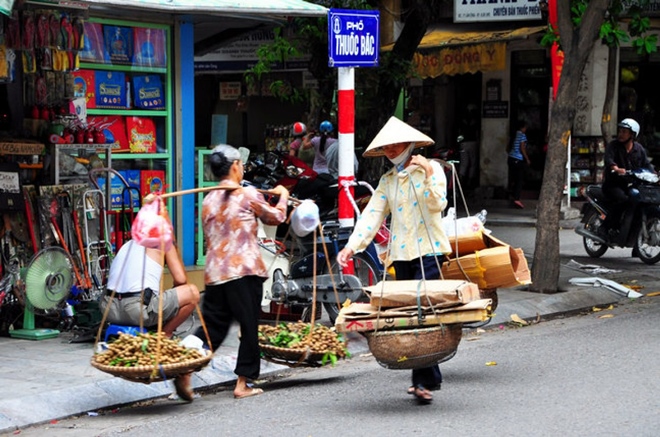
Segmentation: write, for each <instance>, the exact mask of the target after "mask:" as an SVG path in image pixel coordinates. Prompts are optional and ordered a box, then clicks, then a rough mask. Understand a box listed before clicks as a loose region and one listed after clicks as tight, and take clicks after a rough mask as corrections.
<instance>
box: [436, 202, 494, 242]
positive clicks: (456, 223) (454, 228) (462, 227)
mask: <svg viewBox="0 0 660 437" xmlns="http://www.w3.org/2000/svg"><path fill="white" fill-rule="evenodd" d="M484 212H485V211H482V212H480V213H479V214H482V215H484ZM484 220H485V217H484ZM442 228H443V230H444V231H445V235H447V237H449V238H451V237H454V236H456V235H465V234H472V233H474V232H479V231H483V230H484V223H483V221H482V220H481V219H480V218H479V215H478V214H477V215H473V216H469V217H461V218H456V211H455V210H454V208H453V207H452V208H449V209H448V210H447V215H446V216H445V217H443V218H442Z"/></svg>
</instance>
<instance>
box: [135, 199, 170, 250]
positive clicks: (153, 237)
mask: <svg viewBox="0 0 660 437" xmlns="http://www.w3.org/2000/svg"><path fill="white" fill-rule="evenodd" d="M161 208H163V209H164V208H165V206H164V204H163V201H162V199H160V198H158V199H156V200H154V201H153V202H150V203H145V204H144V205H143V206H142V208H140V210H139V211H138V213H137V215H136V217H135V221H133V225H132V226H131V234H132V236H133V240H135V242H136V243H137V244H139V245H140V246H144V247H149V248H152V249H161V248H164V249H165V251H166V252H167V251H168V250H170V248H171V247H172V243H173V241H172V235H173V233H174V232H173V229H172V224H171V223H170V221H169V219H168V218H167V211H163V213H161Z"/></svg>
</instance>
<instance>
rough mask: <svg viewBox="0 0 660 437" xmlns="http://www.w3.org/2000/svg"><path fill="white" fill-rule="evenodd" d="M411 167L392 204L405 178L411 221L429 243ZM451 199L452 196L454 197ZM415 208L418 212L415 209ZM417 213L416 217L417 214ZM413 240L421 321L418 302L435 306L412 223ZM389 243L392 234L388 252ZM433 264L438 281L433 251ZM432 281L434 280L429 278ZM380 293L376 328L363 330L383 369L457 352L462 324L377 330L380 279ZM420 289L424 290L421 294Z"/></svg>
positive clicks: (427, 362)
mask: <svg viewBox="0 0 660 437" xmlns="http://www.w3.org/2000/svg"><path fill="white" fill-rule="evenodd" d="M413 170H414V168H413V167H409V168H407V169H405V170H404V171H402V172H400V173H399V175H398V176H397V178H396V187H395V193H396V194H395V196H394V201H393V204H394V205H395V206H396V205H398V203H397V197H398V194H399V187H400V179H401V178H408V186H409V193H408V195H409V197H410V199H409V200H410V202H411V203H412V204H413V205H417V206H418V207H419V208H413V220H412V222H413V223H423V224H424V228H425V230H426V237H427V238H428V239H429V242H433V240H432V238H431V235H430V231H429V228H428V225H427V223H428V222H427V220H426V218H425V217H424V213H423V209H422V205H421V203H420V201H419V198H418V195H417V192H416V191H415V187H414V183H413V180H412V171H413ZM454 199H455V197H454ZM418 210H419V211H418ZM417 212H419V216H417ZM415 240H416V241H417V248H418V252H419V254H420V256H419V257H418V258H419V260H420V267H421V269H420V270H421V276H422V279H421V280H420V281H419V282H418V283H417V287H416V288H417V290H416V301H417V302H416V304H417V313H418V323H419V325H422V324H423V317H424V316H423V314H422V305H423V304H427V305H428V306H429V307H430V308H431V310H432V311H433V314H435V313H436V309H435V306H434V305H433V303H432V302H431V299H430V298H429V294H428V293H427V292H426V290H427V279H426V273H425V271H424V266H423V264H422V253H421V252H422V250H421V246H420V235H419V229H418V227H417V226H415ZM391 246H392V235H390V238H389V241H388V244H387V253H388V259H389V253H390V250H391ZM433 257H434V258H435V262H436V266H437V268H438V272H439V274H440V277H441V280H442V269H441V265H440V261H439V260H438V256H437V254H435V253H433ZM429 281H434V280H429ZM380 289H381V293H380V294H381V295H380V300H379V302H378V312H377V319H376V329H375V330H373V331H366V332H364V333H363V334H364V336H365V337H366V338H367V342H368V345H369V350H370V351H371V353H372V355H373V356H374V358H375V359H376V361H377V362H378V364H380V365H381V366H382V367H385V368H387V369H418V368H424V367H430V366H433V365H435V364H439V363H441V362H443V361H446V360H449V359H451V358H452V357H453V356H454V355H455V354H456V351H457V348H458V344H459V343H460V341H461V338H462V333H463V327H462V324H461V323H456V324H440V325H436V326H430V327H414V328H397V329H378V326H379V319H380V317H381V311H382V305H383V301H384V299H383V295H384V290H385V281H382V282H381V287H380ZM422 289H424V291H425V293H424V296H422Z"/></svg>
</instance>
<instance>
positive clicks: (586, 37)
mask: <svg viewBox="0 0 660 437" xmlns="http://www.w3.org/2000/svg"><path fill="white" fill-rule="evenodd" d="M607 5H608V0H592V1H591V2H590V3H589V6H588V7H587V10H586V12H585V13H584V15H583V17H582V24H581V26H580V27H578V28H573V27H572V25H571V23H570V14H569V13H568V11H567V10H566V8H568V2H566V3H564V2H559V3H558V20H559V28H560V31H561V34H562V50H563V51H564V66H563V68H562V73H561V79H560V81H559V88H558V90H557V99H556V100H555V102H554V104H553V105H552V110H551V115H550V120H551V123H550V131H549V135H548V137H549V145H548V154H547V157H546V164H545V170H544V172H543V184H542V186H541V193H540V196H539V203H538V210H537V220H536V241H535V246H534V258H533V260H532V284H531V286H530V290H532V291H537V292H541V293H544V292H555V291H557V286H558V283H559V218H560V213H561V199H562V195H563V190H564V182H565V171H566V161H567V152H568V147H569V141H570V136H571V129H572V127H573V119H574V118H575V96H576V95H577V93H578V85H579V83H580V77H581V76H582V72H583V70H584V67H585V65H586V63H587V59H588V57H589V55H590V53H591V52H592V50H593V47H594V44H595V42H596V40H597V39H598V32H599V30H600V25H601V24H602V22H603V19H604V17H605V11H606V9H607Z"/></svg>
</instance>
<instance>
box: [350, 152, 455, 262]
mask: <svg viewBox="0 0 660 437" xmlns="http://www.w3.org/2000/svg"><path fill="white" fill-rule="evenodd" d="M430 163H431V166H432V167H433V174H432V175H431V176H430V177H426V172H424V170H423V169H421V168H419V167H418V168H415V169H414V170H412V172H411V173H408V172H407V171H403V172H401V173H397V171H396V168H392V169H391V170H390V171H388V172H387V173H385V174H384V175H383V176H382V177H381V178H380V181H379V182H378V187H377V188H376V191H375V192H374V194H373V195H372V196H371V199H370V200H369V203H368V204H367V206H366V207H365V208H364V211H362V215H361V216H360V218H359V219H358V220H357V223H356V224H355V229H354V230H353V233H352V234H351V237H350V238H349V240H348V243H347V244H346V247H348V248H350V249H352V250H353V252H354V253H355V252H360V251H362V250H364V249H365V248H366V247H367V246H368V245H369V243H370V242H371V240H372V239H373V237H374V236H375V235H376V232H378V228H379V227H380V225H381V223H382V222H383V220H385V218H387V216H388V215H389V214H390V213H391V214H392V219H391V223H390V235H391V241H390V243H389V245H390V247H389V256H388V258H389V260H390V261H411V260H414V259H416V258H419V257H420V256H424V255H432V254H438V255H439V254H448V253H451V246H450V243H449V240H448V239H447V236H446V235H445V232H444V230H443V228H442V220H441V219H442V211H443V210H444V209H445V207H446V206H447V179H446V177H445V173H444V171H443V169H442V166H441V165H440V163H438V162H437V161H433V160H431V161H430Z"/></svg>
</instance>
